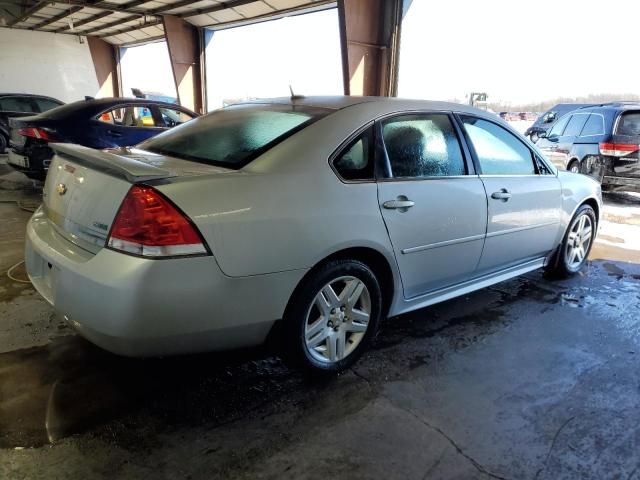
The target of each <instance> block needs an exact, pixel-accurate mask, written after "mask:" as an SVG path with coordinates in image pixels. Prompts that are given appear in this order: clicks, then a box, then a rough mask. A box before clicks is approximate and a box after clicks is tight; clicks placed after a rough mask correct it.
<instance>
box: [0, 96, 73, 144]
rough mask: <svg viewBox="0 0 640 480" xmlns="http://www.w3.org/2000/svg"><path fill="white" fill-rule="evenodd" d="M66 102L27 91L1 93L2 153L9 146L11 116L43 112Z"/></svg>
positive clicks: (0, 132) (0, 139)
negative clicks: (30, 93)
mask: <svg viewBox="0 0 640 480" xmlns="http://www.w3.org/2000/svg"><path fill="white" fill-rule="evenodd" d="M63 104H64V103H63V102H61V101H60V100H56V99H55V98H51V97H45V96H43V95H29V94H26V93H0V153H4V152H5V150H6V149H7V147H8V146H9V137H10V134H9V118H13V117H23V116H26V115H32V114H34V113H42V112H46V111H47V110H51V109H52V108H55V107H59V106H60V105H63Z"/></svg>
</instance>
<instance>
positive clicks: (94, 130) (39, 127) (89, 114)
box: [8, 98, 198, 180]
mask: <svg viewBox="0 0 640 480" xmlns="http://www.w3.org/2000/svg"><path fill="white" fill-rule="evenodd" d="M197 116H198V114H197V113H195V112H192V111H191V110H188V109H186V108H184V107H181V106H179V105H174V104H171V103H166V102H158V101H154V100H147V99H135V98H101V99H87V100H81V101H79V102H74V103H69V104H67V105H64V106H62V107H58V108H54V109H53V110H50V111H48V112H46V113H43V114H40V115H35V116H30V117H21V118H12V119H11V120H10V127H11V140H10V150H9V160H8V163H9V165H11V166H12V167H13V168H15V169H16V170H18V171H20V172H23V173H24V174H25V175H27V176H28V177H29V178H33V179H35V180H43V179H44V178H45V176H46V174H47V169H48V168H49V162H50V161H51V157H52V156H53V150H51V148H50V147H49V143H75V144H78V145H84V146H85V147H91V148H99V149H102V148H115V147H126V146H131V145H136V144H138V143H140V142H142V141H144V140H147V139H148V138H150V137H153V136H155V135H157V134H159V133H161V132H164V131H165V130H167V129H169V128H172V127H175V126H176V125H181V124H183V123H185V122H188V121H189V120H191V119H193V118H195V117H197Z"/></svg>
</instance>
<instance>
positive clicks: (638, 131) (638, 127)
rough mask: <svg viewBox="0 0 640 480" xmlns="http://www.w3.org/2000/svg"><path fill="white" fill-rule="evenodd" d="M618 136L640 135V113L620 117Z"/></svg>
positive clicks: (624, 114)
mask: <svg viewBox="0 0 640 480" xmlns="http://www.w3.org/2000/svg"><path fill="white" fill-rule="evenodd" d="M616 134H617V135H640V112H629V113H623V114H622V115H620V120H619V121H618V128H617V130H616Z"/></svg>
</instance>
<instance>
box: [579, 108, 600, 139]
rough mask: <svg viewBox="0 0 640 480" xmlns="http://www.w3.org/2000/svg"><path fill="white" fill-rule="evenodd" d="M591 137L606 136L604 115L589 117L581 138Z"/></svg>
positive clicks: (593, 114)
mask: <svg viewBox="0 0 640 480" xmlns="http://www.w3.org/2000/svg"><path fill="white" fill-rule="evenodd" d="M590 135H604V118H603V117H602V115H598V114H595V113H592V114H591V115H589V120H587V123H585V124H584V128H583V129H582V133H581V134H580V136H581V137H587V136H590Z"/></svg>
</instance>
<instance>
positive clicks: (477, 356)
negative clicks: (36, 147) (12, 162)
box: [0, 165, 640, 480]
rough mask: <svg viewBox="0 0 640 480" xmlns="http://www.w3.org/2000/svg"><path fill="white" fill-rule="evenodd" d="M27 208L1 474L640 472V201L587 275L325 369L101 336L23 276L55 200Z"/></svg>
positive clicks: (611, 225)
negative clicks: (115, 347)
mask: <svg viewBox="0 0 640 480" xmlns="http://www.w3.org/2000/svg"><path fill="white" fill-rule="evenodd" d="M0 168H2V166H1V165H0ZM1 173H2V172H1V171H0V175H1ZM1 178H2V177H0V179H1ZM9 186H11V185H9ZM0 187H1V185H0ZM5 187H7V184H5ZM8 200H19V201H20V202H21V203H20V204H18V203H15V202H14V203H4V202H3V203H0V222H1V223H0V225H2V230H1V231H0V271H2V272H3V275H2V277H0V479H5V478H7V479H32V478H47V479H52V478H53V479H56V478H65V479H85V478H142V477H148V478H154V479H156V478H166V479H169V478H171V479H175V478H190V479H205V478H206V479H212V478H246V479H262V478H264V479H276V478H278V479H280V478H296V479H297V478H319V479H320V478H322V479H325V478H327V477H330V478H349V479H352V478H353V479H360V478H362V479H365V478H398V479H423V478H434V479H473V478H479V479H482V478H498V479H554V480H555V479H564V478H567V479H568V478H571V479H574V478H592V479H604V478H607V479H609V478H620V479H640V369H639V368H638V363H639V360H640V250H637V249H635V248H632V247H635V244H634V243H633V242H635V241H637V240H638V239H639V238H640V197H635V196H631V195H624V194H621V195H617V196H613V197H609V196H608V197H607V208H606V211H605V217H604V222H603V226H602V234H603V235H604V236H605V238H603V239H602V241H599V242H598V244H597V245H596V248H594V250H593V252H592V255H591V258H592V261H591V262H590V263H589V265H588V266H587V267H586V268H585V269H584V271H583V272H581V273H580V275H578V276H576V277H574V278H572V279H569V280H564V281H551V280H547V279H546V278H544V277H543V276H542V274H541V273H539V272H534V273H531V274H528V275H526V276H525V277H521V278H518V279H515V280H511V281H508V282H504V283H501V284H498V285H495V286H493V287H490V288H487V289H483V290H481V291H478V292H475V293H473V294H470V295H467V296H464V297H461V298H459V299H455V300H452V301H448V302H445V303H442V304H439V305H436V306H433V307H430V308H426V309H423V310H420V311H417V312H413V313H411V314H408V315H403V316H401V317H397V318H394V319H390V320H388V321H386V322H384V324H383V327H382V330H381V332H380V334H379V336H378V339H377V341H376V344H375V347H374V348H373V349H372V350H371V351H370V352H368V353H367V354H365V356H364V357H363V358H362V359H361V360H360V362H359V363H358V364H357V365H356V367H355V368H353V369H352V370H350V371H347V372H345V373H344V374H342V375H340V376H338V377H336V378H333V379H323V380H320V379H313V378H307V377H304V376H303V375H301V374H300V373H299V372H296V371H292V370H289V369H288V368H287V367H285V366H284V365H283V364H282V363H281V362H280V361H279V360H278V359H277V358H276V357H272V356H268V355H265V354H264V353H263V352H260V351H251V352H237V353H234V354H225V355H221V354H208V355H196V356H189V357H179V358H168V359H152V360H139V359H138V360H132V359H126V358H121V357H117V356H114V355H111V354H109V353H107V352H104V351H102V350H100V349H98V348H96V347H94V346H93V345H91V344H89V343H88V342H86V341H84V340H82V339H81V338H79V337H78V336H76V335H74V334H73V333H72V332H71V331H70V330H69V329H67V328H66V327H65V326H64V324H63V323H62V322H61V321H60V319H58V318H57V317H56V316H55V315H54V314H53V313H52V312H51V310H50V308H49V307H48V306H47V305H46V304H45V302H44V301H43V300H41V299H40V298H39V297H38V295H37V294H36V293H35V292H34V291H33V290H32V288H31V287H30V286H29V285H28V284H20V283H16V282H13V281H11V280H9V279H8V278H7V277H6V276H5V275H4V272H5V271H6V270H7V269H8V268H9V267H10V266H11V265H13V264H14V263H15V262H17V261H19V260H20V258H21V250H22V241H23V238H24V233H23V230H24V223H25V222H26V220H27V218H28V216H29V213H28V212H27V211H25V210H21V209H20V208H19V206H22V207H25V208H27V209H28V208H29V206H31V205H33V204H34V203H35V202H37V196H36V194H34V192H33V191H31V190H30V189H29V187H28V186H25V185H22V186H20V187H19V188H18V187H16V188H15V189H11V190H9V189H7V188H5V189H4V190H0V201H8ZM636 202H637V203H636ZM13 274H14V277H16V278H22V276H23V275H24V270H23V269H22V267H18V268H16V269H15V271H14V273H13Z"/></svg>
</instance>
